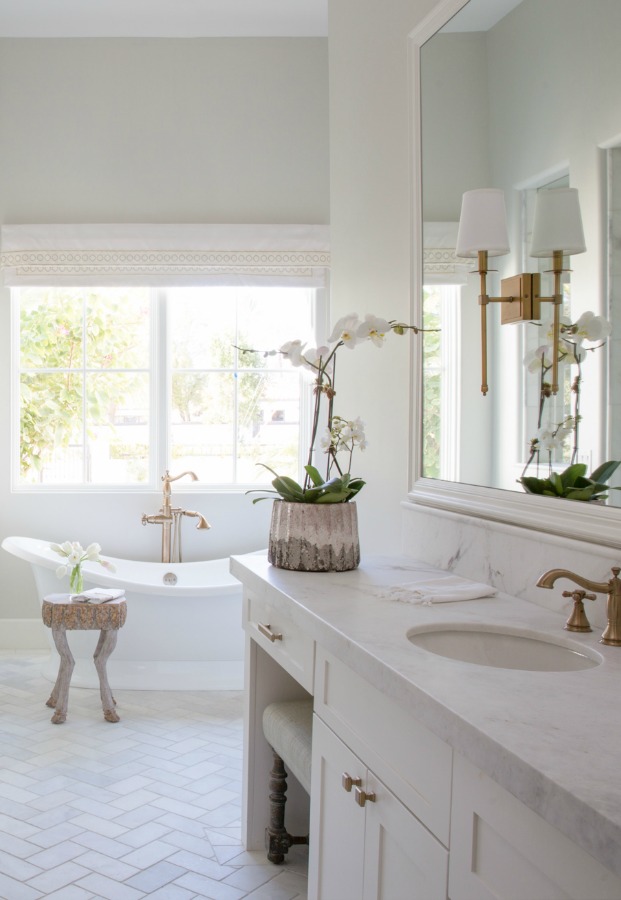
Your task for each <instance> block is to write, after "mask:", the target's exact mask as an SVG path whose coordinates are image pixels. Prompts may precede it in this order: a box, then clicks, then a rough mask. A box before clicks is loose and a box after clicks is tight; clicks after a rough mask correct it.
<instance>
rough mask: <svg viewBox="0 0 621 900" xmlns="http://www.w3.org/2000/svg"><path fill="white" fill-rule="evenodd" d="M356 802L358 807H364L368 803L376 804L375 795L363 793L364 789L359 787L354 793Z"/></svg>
mask: <svg viewBox="0 0 621 900" xmlns="http://www.w3.org/2000/svg"><path fill="white" fill-rule="evenodd" d="M354 800H355V801H356V803H357V804H358V806H364V805H365V804H366V803H375V793H374V791H369V792H368V793H367V791H363V790H362V788H359V787H357V788H356V789H355V791H354Z"/></svg>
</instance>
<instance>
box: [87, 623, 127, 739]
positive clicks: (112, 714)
mask: <svg viewBox="0 0 621 900" xmlns="http://www.w3.org/2000/svg"><path fill="white" fill-rule="evenodd" d="M117 636H118V631H117V629H112V628H110V629H106V630H105V631H101V632H100V634H99V640H98V642H97V647H96V648H95V653H94V655H93V659H94V660H95V668H96V669H97V674H98V675H99V694H100V696H101V705H102V708H103V714H104V719H105V720H106V722H118V721H120V719H119V715H118V713H117V711H116V710H115V708H114V707H115V705H116V701H115V699H114V697H113V696H112V691H111V690H110V685H109V684H108V673H107V672H106V663H107V662H108V658H109V657H110V654H111V653H112V651H113V650H114V648H115V647H116V639H117Z"/></svg>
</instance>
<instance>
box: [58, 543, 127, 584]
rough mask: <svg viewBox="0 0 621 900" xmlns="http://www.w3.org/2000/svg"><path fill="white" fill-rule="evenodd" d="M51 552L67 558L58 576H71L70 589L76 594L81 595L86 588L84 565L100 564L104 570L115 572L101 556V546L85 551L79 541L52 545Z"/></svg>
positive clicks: (91, 546) (59, 569) (90, 546)
mask: <svg viewBox="0 0 621 900" xmlns="http://www.w3.org/2000/svg"><path fill="white" fill-rule="evenodd" d="M50 550H53V551H54V553H58V555H59V556H62V557H64V558H65V560H66V562H64V563H63V565H61V566H59V567H58V568H57V569H56V576H57V577H58V578H64V576H65V575H67V574H69V587H70V588H71V592H72V593H74V594H80V593H81V592H82V590H83V588H84V577H83V575H82V563H84V562H95V563H99V564H100V565H101V566H103V567H104V569H108V571H109V572H114V566H113V564H112V563H111V562H109V560H107V559H103V558H102V557H101V556H100V553H101V547H100V546H99V544H89V545H88V547H87V548H86V550H85V549H84V548H83V547H82V545H81V544H79V543H78V541H65V542H64V543H62V544H50Z"/></svg>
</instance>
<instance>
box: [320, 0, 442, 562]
mask: <svg viewBox="0 0 621 900" xmlns="http://www.w3.org/2000/svg"><path fill="white" fill-rule="evenodd" d="M431 6H432V2H431V0H429V2H426V0H382V2H381V3H378V2H377V0H331V2H330V6H329V34H330V39H329V53H330V194H331V202H330V208H331V216H330V227H331V234H332V249H333V258H332V313H333V316H337V315H342V314H345V313H347V312H351V311H356V312H359V313H360V314H365V313H367V312H374V313H376V314H381V315H385V316H386V317H388V318H396V319H401V320H404V321H409V317H410V307H409V304H410V265H411V263H412V258H413V254H412V248H411V246H410V234H411V229H410V199H411V189H412V183H411V172H410V153H409V142H410V92H409V74H408V41H407V36H408V33H409V31H410V30H411V29H412V28H413V26H414V25H415V24H416V22H417V20H418V18H419V17H420V16H421V15H422V14H423V13H424V12H426V11H427V10H428V9H429V8H430V7H431ZM388 340H389V342H390V343H389V344H388V346H385V347H384V348H383V349H381V350H377V351H376V350H375V348H373V347H364V348H361V349H360V351H358V350H355V351H354V353H353V354H352V355H351V358H349V357H348V358H346V360H345V361H343V362H341V363H339V365H340V373H339V383H338V392H339V404H340V406H341V408H347V409H350V410H351V412H352V414H353V415H360V416H361V417H362V419H364V420H366V422H367V436H368V440H369V448H368V450H366V451H365V453H364V456H363V457H360V460H361V463H363V465H362V464H361V465H360V474H361V475H362V476H363V477H364V478H365V479H366V480H367V486H366V487H365V488H364V490H363V491H362V493H361V494H360V495H359V502H358V506H359V519H360V531H361V550H362V553H363V554H364V553H365V552H367V553H369V552H390V551H395V550H397V549H398V547H399V544H400V517H399V516H400V514H399V502H400V501H401V500H402V499H403V497H404V496H405V494H406V493H407V490H408V487H409V484H408V448H409V443H410V415H411V400H410V390H409V385H410V369H409V354H408V346H407V345H408V340H407V339H404V338H399V337H396V336H394V335H392V336H390V337H389V338H388ZM346 364H347V378H344V377H343V373H344V370H345V365H346Z"/></svg>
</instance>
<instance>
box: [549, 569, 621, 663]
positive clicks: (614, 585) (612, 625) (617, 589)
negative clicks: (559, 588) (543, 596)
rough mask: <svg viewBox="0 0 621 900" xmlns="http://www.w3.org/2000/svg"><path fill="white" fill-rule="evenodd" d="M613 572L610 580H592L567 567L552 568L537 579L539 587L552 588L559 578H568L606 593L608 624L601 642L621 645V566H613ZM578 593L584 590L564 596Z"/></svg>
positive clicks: (580, 584) (600, 592) (589, 589)
mask: <svg viewBox="0 0 621 900" xmlns="http://www.w3.org/2000/svg"><path fill="white" fill-rule="evenodd" d="M611 572H612V578H611V579H610V580H609V581H591V579H590V578H584V576H582V575H576V574H575V572H569V571H568V570H567V569H550V571H549V572H544V573H543V575H541V576H540V578H539V580H538V581H537V587H541V588H552V587H554V584H555V582H556V581H557V580H558V579H559V578H567V579H568V580H569V581H573V583H574V584H577V585H578V586H579V587H581V588H584V589H585V590H586V591H594V592H595V593H596V594H605V595H606V596H607V597H608V603H607V607H606V612H607V616H608V624H607V626H606V628H605V629H604V633H603V634H602V636H601V638H600V643H601V644H609V645H610V646H611V647H621V580H620V579H619V573H620V572H621V567H619V566H613V568H612V569H611ZM578 593H582V592H578V591H574V592H570V591H568V592H565V594H564V596H574V595H575V594H578ZM585 596H586V597H587V599H589V600H591V599H594V598H592V597H589V596H588V595H585V594H583V597H585ZM574 599H575V597H574ZM576 630H577V629H576ZM580 630H583V629H580Z"/></svg>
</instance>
